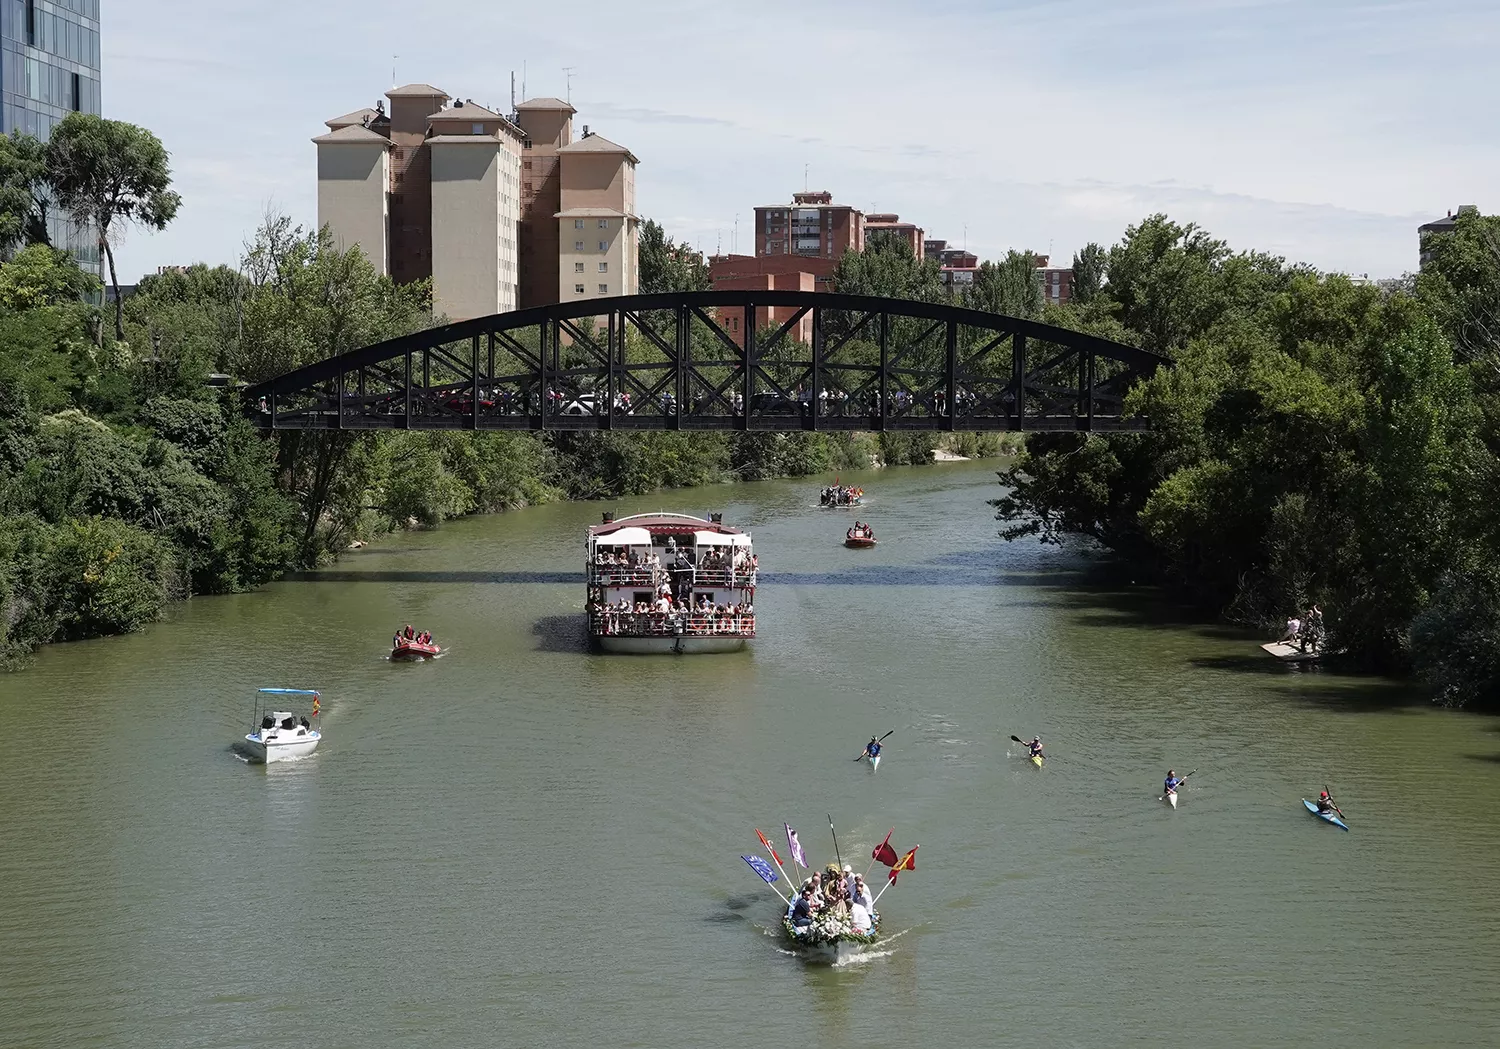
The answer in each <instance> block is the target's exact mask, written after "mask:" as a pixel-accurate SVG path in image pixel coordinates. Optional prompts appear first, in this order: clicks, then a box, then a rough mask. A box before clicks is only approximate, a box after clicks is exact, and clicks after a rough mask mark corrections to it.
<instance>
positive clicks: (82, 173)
mask: <svg viewBox="0 0 1500 1049" xmlns="http://www.w3.org/2000/svg"><path fill="white" fill-rule="evenodd" d="M47 167H48V169H49V174H48V177H49V180H50V181H51V184H52V189H53V192H54V193H55V194H56V195H57V201H58V203H59V204H61V205H62V207H63V208H65V209H66V210H67V212H68V214H70V215H71V216H72V217H73V220H74V221H75V222H77V223H78V224H79V225H80V226H83V227H87V228H89V229H92V230H93V231H94V233H95V234H96V235H97V237H98V240H99V251H100V253H101V254H102V255H103V256H104V258H105V260H106V261H108V263H109V282H110V285H111V286H112V287H113V288H114V290H115V338H117V339H119V340H120V341H122V342H123V341H124V339H125V309H124V303H123V302H122V301H121V300H120V280H119V277H118V275H117V274H116V273H115V255H114V251H113V249H112V248H111V247H110V241H111V239H112V238H114V237H118V236H120V235H121V234H122V233H123V227H124V226H127V225H130V224H136V225H140V226H145V227H146V228H147V229H155V230H161V229H166V227H167V223H168V222H171V221H172V219H173V218H174V217H175V216H176V215H177V209H178V208H179V207H180V206H181V205H182V197H180V196H179V195H178V194H177V193H175V192H174V191H173V190H172V189H171V188H170V186H171V183H172V177H171V172H170V171H169V169H168V167H167V151H166V148H165V147H163V146H162V144H161V140H159V139H158V138H157V137H156V136H155V135H153V134H152V133H151V132H149V131H147V130H146V129H145V128H142V127H137V126H136V125H134V124H127V123H124V122H123V121H119V120H105V119H104V118H103V117H100V116H95V115H94V114H92V113H69V114H68V115H67V116H66V117H64V118H63V120H62V123H60V124H58V125H57V127H55V128H53V130H52V138H51V140H50V141H49V142H48V143H47Z"/></svg>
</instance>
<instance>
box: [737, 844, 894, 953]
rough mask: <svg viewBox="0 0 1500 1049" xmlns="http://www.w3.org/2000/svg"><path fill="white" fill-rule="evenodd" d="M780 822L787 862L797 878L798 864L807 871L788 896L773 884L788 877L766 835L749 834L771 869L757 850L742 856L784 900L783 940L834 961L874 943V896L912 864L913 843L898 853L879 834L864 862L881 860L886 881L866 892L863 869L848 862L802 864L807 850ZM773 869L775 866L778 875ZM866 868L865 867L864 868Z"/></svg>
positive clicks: (877, 925)
mask: <svg viewBox="0 0 1500 1049" xmlns="http://www.w3.org/2000/svg"><path fill="white" fill-rule="evenodd" d="M783 826H784V827H785V828H786V837H787V846H788V848H789V849H790V851H791V862H792V864H793V868H794V869H795V870H796V871H797V872H798V876H799V878H800V877H801V872H802V870H803V869H807V870H809V871H811V872H812V873H811V874H810V875H809V876H808V877H807V878H806V879H804V880H801V881H800V883H797V885H798V887H797V888H796V889H794V890H793V892H792V895H791V896H787V895H784V894H783V893H782V892H781V890H780V889H777V888H776V884H775V883H776V882H777V881H778V880H780V879H785V881H787V882H788V883H791V882H792V881H793V880H792V879H791V878H790V877H789V876H788V875H787V873H786V869H785V868H784V867H783V866H782V863H781V857H780V856H779V855H778V854H777V852H776V849H775V848H773V847H772V845H771V843H770V842H769V841H767V840H766V836H765V835H764V834H762V833H761V832H760V831H759V830H758V829H757V830H756V832H755V834H756V837H758V838H759V839H760V842H761V844H762V845H764V846H765V847H766V850H767V851H769V852H770V854H771V860H772V862H774V863H775V864H776V870H772V869H771V864H769V863H767V862H766V861H765V860H764V859H762V858H761V857H759V856H742V857H740V858H741V859H743V860H744V861H745V862H746V863H747V864H749V865H750V869H751V870H753V871H755V873H756V874H758V875H760V878H761V880H762V881H764V882H765V883H766V884H767V885H769V886H771V889H772V891H774V892H775V893H776V895H777V896H779V897H781V900H782V902H783V903H785V904H786V910H785V912H784V913H783V914H782V918H781V926H782V931H783V934H784V936H785V939H786V942H787V944H788V946H790V947H791V948H792V949H793V950H795V951H798V952H799V953H806V954H807V956H809V957H812V958H814V959H815V960H829V961H835V960H839V959H842V958H846V957H850V956H852V955H856V954H858V953H859V952H860V951H862V950H863V949H864V948H866V947H869V946H871V945H873V944H874V943H876V942H877V941H878V940H879V938H880V914H879V912H878V911H876V909H875V904H876V902H877V901H878V900H879V899H880V897H881V896H883V895H885V892H886V890H887V889H889V888H890V887H891V886H892V885H894V884H896V878H897V875H899V874H900V872H901V871H909V870H916V866H917V863H916V856H917V848H918V847H913V848H912V849H911V850H910V851H909V852H907V853H906V855H904V856H898V855H897V853H896V850H895V849H894V848H893V847H892V846H891V834H894V833H895V829H894V828H892V830H891V833H890V834H887V835H886V836H885V840H884V841H882V842H881V843H880V844H879V845H877V846H875V849H874V850H873V851H872V852H871V853H870V857H871V863H870V867H871V868H872V869H873V868H874V866H875V864H876V863H883V864H884V865H885V866H886V867H887V868H889V871H888V873H887V879H888V881H887V883H886V885H885V886H883V887H882V888H881V890H880V891H879V892H878V893H875V894H874V895H873V896H872V895H871V892H870V888H869V886H868V885H867V884H866V883H865V874H856V873H855V872H854V869H853V868H852V867H851V866H850V865H848V864H842V863H838V862H836V863H830V864H828V865H827V866H826V867H825V868H823V869H822V870H814V869H813V868H811V867H808V865H807V856H806V854H805V853H804V852H803V849H802V843H801V842H800V841H798V840H797V832H796V831H795V830H793V829H792V827H791V825H790V824H783ZM828 829H829V831H830V832H832V831H833V820H832V818H830V819H829V821H828ZM833 842H834V854H835V856H836V857H837V856H838V835H837V834H834V838H833ZM777 871H780V872H781V875H780V879H778V877H777V873H776V872H777ZM868 873H869V872H868V871H866V874H868Z"/></svg>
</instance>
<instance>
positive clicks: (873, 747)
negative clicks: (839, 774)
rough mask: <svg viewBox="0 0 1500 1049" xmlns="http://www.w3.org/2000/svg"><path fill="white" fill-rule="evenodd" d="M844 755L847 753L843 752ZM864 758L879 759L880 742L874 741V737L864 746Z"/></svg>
mask: <svg viewBox="0 0 1500 1049" xmlns="http://www.w3.org/2000/svg"><path fill="white" fill-rule="evenodd" d="M844 753H846V754H847V753H848V751H845V752H844ZM865 757H867V758H870V759H871V760H874V759H875V758H878V757H880V740H878V739H876V738H875V737H874V736H871V737H870V742H868V743H866V744H865Z"/></svg>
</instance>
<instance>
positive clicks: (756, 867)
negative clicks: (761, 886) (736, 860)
mask: <svg viewBox="0 0 1500 1049" xmlns="http://www.w3.org/2000/svg"><path fill="white" fill-rule="evenodd" d="M740 859H742V860H744V861H745V862H746V863H748V864H750V869H751V870H753V871H754V872H755V873H756V874H759V875H760V876H761V878H763V879H764V880H765V883H766V884H767V885H769V884H771V883H772V882H773V881H775V880H776V872H775V871H773V870H772V869H771V865H770V864H769V863H767V862H766V861H765V860H763V859H761V858H760V857H759V856H741V857H740Z"/></svg>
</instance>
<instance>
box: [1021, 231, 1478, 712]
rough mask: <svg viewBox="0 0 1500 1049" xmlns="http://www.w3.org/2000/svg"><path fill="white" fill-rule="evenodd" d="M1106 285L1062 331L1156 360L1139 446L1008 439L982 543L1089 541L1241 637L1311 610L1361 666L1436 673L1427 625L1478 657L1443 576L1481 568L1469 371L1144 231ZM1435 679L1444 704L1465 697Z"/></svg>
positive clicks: (1174, 236)
mask: <svg viewBox="0 0 1500 1049" xmlns="http://www.w3.org/2000/svg"><path fill="white" fill-rule="evenodd" d="M1108 274H1109V282H1108V283H1107V284H1105V285H1104V286H1103V287H1102V288H1101V289H1100V291H1099V293H1098V296H1097V298H1096V299H1095V300H1094V301H1092V302H1089V303H1087V304H1085V305H1081V306H1078V307H1076V308H1075V309H1074V310H1073V311H1072V312H1074V313H1076V314H1077V315H1079V316H1080V317H1087V316H1088V315H1089V314H1091V313H1092V314H1095V315H1097V314H1098V313H1099V312H1100V311H1104V312H1107V313H1109V314H1111V315H1113V316H1114V317H1116V318H1117V319H1118V321H1119V323H1120V324H1121V325H1122V328H1123V331H1124V333H1125V335H1126V341H1136V342H1138V343H1140V344H1142V345H1145V346H1149V347H1152V348H1154V349H1158V350H1162V351H1168V352H1170V353H1171V354H1172V355H1173V356H1174V357H1175V359H1176V367H1174V368H1171V369H1166V370H1163V371H1160V372H1159V373H1158V374H1157V375H1156V376H1155V377H1154V378H1152V379H1151V380H1149V381H1148V382H1146V383H1143V384H1141V385H1140V386H1139V387H1138V388H1137V389H1136V390H1134V391H1133V392H1132V394H1131V397H1130V399H1129V402H1128V403H1129V406H1130V407H1131V409H1132V410H1134V411H1137V412H1140V413H1142V414H1144V415H1146V416H1148V417H1149V418H1150V419H1151V422H1152V425H1153V430H1152V432H1151V433H1148V434H1139V435H1120V436H1116V437H1111V438H1103V437H1099V436H1088V435H1077V434H1038V435H1033V436H1032V437H1030V438H1028V440H1027V446H1026V452H1025V453H1024V455H1023V456H1022V457H1021V458H1020V460H1018V462H1017V463H1016V464H1015V466H1014V468H1013V469H1012V470H1010V471H1007V472H1006V473H1004V474H1003V475H1002V480H1003V482H1004V483H1005V484H1006V486H1007V489H1008V490H1007V492H1006V493H1005V495H1003V496H1002V497H1001V498H1000V499H998V500H996V501H995V506H996V508H997V510H998V511H999V513H998V516H999V518H1000V519H1001V520H1002V521H1003V522H1004V523H1005V526H1006V527H1005V529H1004V531H1003V532H1002V534H1004V535H1005V536H1006V537H1007V538H1015V537H1018V536H1022V535H1036V536H1040V537H1041V538H1043V539H1046V540H1053V541H1057V540H1060V539H1061V538H1062V537H1064V536H1065V535H1067V534H1070V533H1072V534H1082V535H1086V536H1089V537H1091V538H1093V539H1095V540H1097V541H1099V542H1101V543H1103V544H1105V545H1106V546H1108V547H1110V548H1112V549H1114V550H1117V551H1120V552H1122V553H1126V554H1128V555H1130V556H1132V557H1133V558H1136V559H1137V561H1138V563H1139V564H1141V565H1142V567H1143V568H1152V569H1154V570H1155V572H1156V573H1157V574H1158V576H1159V577H1160V578H1162V579H1164V580H1167V581H1169V582H1171V583H1172V584H1174V585H1175V586H1177V587H1178V588H1180V589H1181V590H1182V591H1183V592H1184V593H1186V594H1187V595H1189V596H1191V597H1192V598H1194V599H1195V600H1197V601H1198V602H1200V603H1201V604H1202V606H1203V607H1204V608H1205V609H1207V610H1210V611H1213V612H1219V613H1223V614H1225V615H1228V616H1229V617H1230V618H1233V619H1237V620H1241V621H1246V622H1253V623H1257V624H1269V623H1272V622H1275V621H1277V620H1279V619H1281V618H1284V617H1285V616H1286V615H1287V614H1288V613H1289V612H1291V611H1294V610H1297V609H1300V608H1305V607H1306V606H1307V605H1308V604H1310V603H1313V602H1317V603H1320V604H1322V605H1323V606H1324V609H1325V613H1326V614H1327V619H1328V622H1329V625H1330V628H1331V633H1332V643H1333V645H1334V646H1335V647H1336V648H1338V649H1339V650H1341V651H1342V652H1343V653H1344V655H1345V656H1346V657H1347V658H1349V659H1350V660H1351V661H1353V662H1356V663H1357V664H1359V665H1362V666H1367V667H1375V668H1382V669H1395V668H1401V667H1406V666H1409V665H1412V663H1413V662H1415V663H1416V665H1418V666H1419V667H1422V668H1426V669H1428V670H1432V668H1440V667H1446V666H1447V664H1446V663H1445V662H1444V659H1443V656H1442V652H1443V642H1442V641H1441V636H1442V630H1443V629H1444V626H1443V624H1453V623H1459V622H1462V623H1463V624H1464V626H1463V630H1462V633H1463V636H1464V637H1466V638H1468V639H1469V640H1468V641H1467V642H1466V644H1470V645H1481V642H1482V639H1483V638H1485V637H1487V636H1489V635H1488V634H1487V633H1486V630H1488V629H1489V628H1488V627H1486V626H1484V624H1483V622H1482V617H1481V616H1480V610H1482V609H1483V608H1484V607H1485V603H1484V599H1483V593H1484V591H1483V589H1482V587H1481V588H1480V596H1479V598H1476V599H1474V600H1470V599H1468V598H1462V599H1461V598H1460V597H1459V595H1458V592H1457V590H1456V587H1457V586H1458V585H1460V584H1459V582H1458V581H1459V580H1460V579H1465V578H1468V577H1467V576H1464V575H1462V574H1455V569H1454V566H1456V565H1460V564H1469V563H1475V564H1477V563H1482V561H1481V559H1480V558H1478V557H1477V556H1476V553H1475V551H1476V549H1478V548H1480V547H1485V548H1487V549H1490V550H1493V542H1492V541H1490V540H1485V539H1482V538H1481V536H1480V535H1479V532H1480V531H1481V529H1479V528H1477V527H1476V523H1475V522H1476V519H1478V518H1481V517H1482V514H1480V513H1476V509H1477V507H1478V506H1479V504H1480V503H1481V502H1482V501H1483V500H1482V499H1481V498H1480V496H1479V494H1478V493H1479V490H1480V489H1481V488H1482V487H1483V485H1482V482H1481V480H1480V479H1481V478H1482V477H1484V476H1486V470H1485V469H1484V467H1485V466H1486V464H1487V463H1492V462H1493V458H1492V457H1490V456H1489V455H1488V453H1486V452H1485V450H1484V448H1483V445H1482V444H1481V443H1480V442H1479V440H1478V435H1479V433H1480V426H1479V418H1480V412H1479V404H1478V402H1477V401H1476V397H1475V385H1474V383H1473V381H1472V374H1471V372H1472V370H1471V369H1469V368H1465V367H1463V366H1462V365H1460V364H1455V362H1454V359H1453V354H1452V347H1451V343H1450V341H1449V339H1448V338H1446V337H1445V333H1444V331H1443V329H1442V328H1441V327H1440V325H1439V324H1438V323H1436V322H1435V321H1434V319H1433V317H1432V315H1431V312H1430V311H1429V310H1427V309H1424V307H1423V304H1422V303H1421V302H1418V301H1416V300H1414V299H1412V298H1411V297H1409V296H1407V295H1405V294H1400V293H1396V294H1385V293H1382V292H1381V291H1380V290H1378V289H1375V288H1373V287H1369V286H1361V285H1356V284H1354V283H1353V282H1351V281H1350V280H1348V279H1347V278H1344V277H1340V276H1321V275H1318V274H1315V273H1313V272H1311V271H1309V270H1307V269H1305V268H1301V267H1289V266H1287V265H1285V264H1284V263H1283V262H1282V261H1281V260H1279V259H1275V258H1272V257H1270V256H1266V255H1262V254H1257V253H1242V254H1234V253H1231V252H1230V250H1229V249H1228V248H1227V247H1226V246H1225V245H1224V244H1223V243H1222V242H1220V241H1218V240H1215V239H1214V238H1212V237H1210V236H1209V235H1208V234H1207V233H1205V232H1204V231H1202V230H1198V229H1196V228H1195V227H1192V226H1190V225H1189V226H1180V225H1178V224H1176V223H1173V222H1171V221H1170V220H1168V219H1167V218H1165V217H1164V216H1152V217H1150V218H1148V219H1146V220H1145V221H1144V222H1142V223H1141V224H1139V225H1137V226H1133V227H1131V228H1130V229H1128V230H1127V231H1126V235H1125V239H1124V240H1123V241H1122V242H1121V243H1120V244H1118V245H1116V246H1115V247H1114V248H1112V249H1111V250H1110V252H1109V264H1108ZM1488 473H1489V474H1493V473H1494V471H1493V470H1489V471H1488ZM1435 593H1436V594H1438V595H1439V596H1440V600H1438V601H1437V603H1436V604H1435V603H1434V594H1435ZM1424 617H1425V618H1424ZM1419 623H1420V624H1424V626H1423V627H1422V629H1421V630H1418V629H1416V628H1415V627H1414V624H1419ZM1455 629H1456V628H1455ZM1476 639H1480V640H1476ZM1493 662H1494V663H1495V665H1500V653H1497V654H1496V656H1495V658H1494V659H1493ZM1476 665H1477V664H1476ZM1443 673H1446V671H1438V670H1432V672H1431V676H1432V677H1433V678H1434V680H1439V679H1442V685H1441V687H1442V688H1443V689H1444V690H1445V693H1446V694H1448V695H1451V696H1454V697H1460V698H1466V697H1469V696H1471V695H1473V694H1475V688H1474V687H1470V686H1469V685H1466V684H1464V683H1463V682H1461V681H1459V682H1455V681H1454V680H1450V679H1451V678H1453V677H1454V675H1452V674H1449V676H1448V678H1443ZM1460 676H1461V675H1460Z"/></svg>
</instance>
